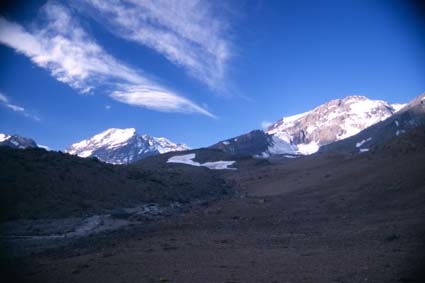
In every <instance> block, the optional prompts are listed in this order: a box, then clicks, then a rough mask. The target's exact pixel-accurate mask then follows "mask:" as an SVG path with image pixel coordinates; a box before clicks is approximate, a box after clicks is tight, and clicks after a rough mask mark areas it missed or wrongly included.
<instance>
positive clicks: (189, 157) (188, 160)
mask: <svg viewBox="0 0 425 283" xmlns="http://www.w3.org/2000/svg"><path fill="white" fill-rule="evenodd" d="M195 157H196V154H195V153H189V154H185V155H177V156H173V157H170V158H169V159H168V160H167V163H182V164H187V165H191V166H198V167H199V166H202V167H207V168H209V169H213V170H223V169H228V170H236V168H229V166H231V165H233V164H234V163H235V162H236V161H222V160H220V161H214V162H205V163H199V162H196V161H193V159H194V158H195Z"/></svg>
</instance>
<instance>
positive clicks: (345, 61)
mask: <svg viewBox="0 0 425 283" xmlns="http://www.w3.org/2000/svg"><path fill="white" fill-rule="evenodd" d="M28 2H30V1H17V2H15V4H14V5H8V6H4V7H2V10H1V11H0V62H1V68H0V132H4V133H9V134H19V135H23V136H28V137H31V138H34V139H35V140H36V141H37V142H38V143H39V144H43V145H47V146H49V147H51V148H53V149H58V150H63V149H65V148H66V147H67V146H69V145H70V144H71V143H74V142H77V141H79V140H81V139H84V138H87V137H89V136H92V135H94V134H96V133H98V132H100V131H103V130H105V129H107V128H111V127H118V128H128V127H134V128H136V129H137V130H138V132H139V133H141V134H142V133H147V134H150V135H153V136H165V137H168V138H170V139H171V140H173V141H175V142H184V143H186V144H188V145H189V146H191V147H201V146H208V145H210V144H213V143H215V142H217V141H219V140H222V139H226V138H229V137H232V136H236V135H239V134H243V133H245V132H247V131H250V130H252V129H256V128H261V124H262V123H263V122H273V121H276V120H278V119H280V118H281V117H283V116H288V115H293V114H297V113H300V112H304V111H306V110H309V109H311V108H314V107H315V106H318V105H320V104H322V103H324V102H326V101H329V100H331V99H336V98H342V97H345V96H348V95H354V94H356V95H365V96H368V97H369V98H373V99H382V100H386V101H389V102H390V103H396V102H401V103H402V102H407V101H409V100H411V99H412V98H414V97H416V96H417V95H419V94H420V93H422V92H424V91H425V29H424V22H422V21H421V15H420V14H419V13H418V12H417V11H416V10H415V6H414V5H413V4H411V3H413V1H402V0H399V1H398V0H382V1H379V0H344V1H340V0H334V1H332V0H328V1H305V0H299V1H285V0H282V1H242V0H233V1H201V0H187V1H168V0H167V1H160V0H158V1H142V0H141V1H133V0H127V1H100V0H78V1H65V2H63V1H32V2H31V3H28ZM221 2H227V3H221ZM16 3H17V4H16ZM422 16H423V15H422Z"/></svg>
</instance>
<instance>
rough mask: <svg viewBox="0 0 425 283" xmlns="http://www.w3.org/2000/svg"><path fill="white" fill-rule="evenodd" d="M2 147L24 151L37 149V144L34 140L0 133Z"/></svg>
mask: <svg viewBox="0 0 425 283" xmlns="http://www.w3.org/2000/svg"><path fill="white" fill-rule="evenodd" d="M0 146H9V147H12V148H20V149H24V148H28V147H37V143H36V142H35V141H34V140H32V139H29V138H25V137H21V136H18V135H7V134H1V133H0Z"/></svg>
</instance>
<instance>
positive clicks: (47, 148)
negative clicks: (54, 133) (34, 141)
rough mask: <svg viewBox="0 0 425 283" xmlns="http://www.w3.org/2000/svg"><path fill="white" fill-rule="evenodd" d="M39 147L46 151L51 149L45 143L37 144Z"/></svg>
mask: <svg viewBox="0 0 425 283" xmlns="http://www.w3.org/2000/svg"><path fill="white" fill-rule="evenodd" d="M37 146H38V147H39V148H42V149H45V150H47V151H51V150H52V149H51V148H50V147H48V146H47V145H42V144H38V145H37Z"/></svg>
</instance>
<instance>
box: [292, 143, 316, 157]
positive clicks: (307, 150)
mask: <svg viewBox="0 0 425 283" xmlns="http://www.w3.org/2000/svg"><path fill="white" fill-rule="evenodd" d="M297 147H298V153H301V154H303V155H309V154H313V153H315V152H317V151H318V150H319V147H320V146H319V144H318V142H315V141H312V142H310V143H307V144H305V143H301V144H299V145H297Z"/></svg>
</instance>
